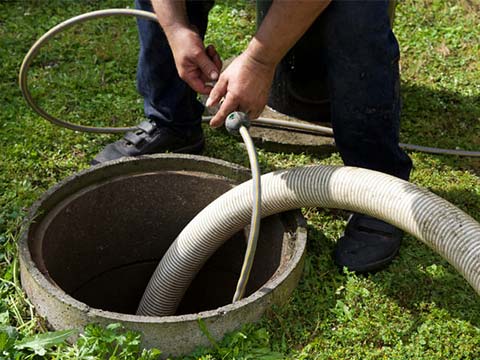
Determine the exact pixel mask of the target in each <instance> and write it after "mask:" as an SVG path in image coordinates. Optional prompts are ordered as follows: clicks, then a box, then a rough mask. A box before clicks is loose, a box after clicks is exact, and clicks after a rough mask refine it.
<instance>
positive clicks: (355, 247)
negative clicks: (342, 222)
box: [334, 214, 403, 274]
mask: <svg viewBox="0 0 480 360" xmlns="http://www.w3.org/2000/svg"><path fill="white" fill-rule="evenodd" d="M402 235H403V232H402V231H401V230H400V229H398V228H396V227H395V226H393V225H390V224H387V223H386V222H384V221H381V220H378V219H375V218H373V217H370V216H367V215H362V214H353V215H352V216H351V217H350V219H349V220H348V223H347V227H346V228H345V233H344V235H343V236H342V237H341V238H340V239H338V241H337V244H336V246H335V250H334V261H335V264H336V265H337V266H338V267H339V269H340V270H343V267H346V268H347V269H348V270H349V271H353V272H356V273H359V274H361V273H366V272H375V271H378V270H381V269H383V268H385V267H386V266H387V265H388V264H390V263H391V262H392V260H393V258H394V257H395V256H396V255H397V254H398V250H399V249H400V244H401V242H402Z"/></svg>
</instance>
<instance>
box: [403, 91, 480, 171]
mask: <svg viewBox="0 0 480 360" xmlns="http://www.w3.org/2000/svg"><path fill="white" fill-rule="evenodd" d="M402 103H403V105H402V127H401V129H402V130H401V140H402V142H405V143H412V144H417V145H424V146H433V147H441V148H451V149H455V148H459V149H464V150H474V151H480V136H479V134H480V106H479V104H480V96H465V95H462V94H459V93H456V92H451V91H446V90H436V89H432V88H428V87H425V86H418V85H416V84H412V83H409V82H403V83H402ZM438 157H439V159H440V161H441V162H442V163H444V164H445V165H450V166H454V167H455V168H457V169H458V168H462V169H468V170H473V171H474V172H475V173H476V174H480V158H471V157H458V156H438Z"/></svg>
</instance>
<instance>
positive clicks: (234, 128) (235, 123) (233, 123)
mask: <svg viewBox="0 0 480 360" xmlns="http://www.w3.org/2000/svg"><path fill="white" fill-rule="evenodd" d="M242 126H245V127H246V128H249V127H250V120H249V119H248V117H247V114H245V113H243V112H240V111H235V112H232V113H231V114H230V115H228V116H227V119H226V120H225V128H226V129H227V131H228V132H229V133H230V134H233V135H240V128H241V127H242Z"/></svg>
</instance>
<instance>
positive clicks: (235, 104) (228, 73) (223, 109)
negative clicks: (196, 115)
mask: <svg viewBox="0 0 480 360" xmlns="http://www.w3.org/2000/svg"><path fill="white" fill-rule="evenodd" d="M274 73H275V65H273V64H272V65H270V64H265V63H262V62H260V61H258V60H256V59H255V58H254V57H252V56H251V55H250V54H249V53H248V52H244V53H242V54H241V55H240V56H238V57H237V58H236V59H235V60H233V62H232V63H231V64H230V65H229V66H228V67H227V69H225V71H224V72H223V73H222V74H221V75H220V78H219V79H218V81H217V83H216V84H215V86H214V87H213V89H212V91H211V92H210V96H209V97H208V99H207V103H206V105H207V107H209V106H214V105H216V104H218V103H219V102H220V100H221V99H222V98H223V102H221V105H220V109H219V110H218V112H217V113H216V115H215V116H214V117H213V118H212V120H211V121H210V126H211V127H220V126H221V125H222V124H223V123H224V121H225V118H226V117H227V116H228V114H230V113H231V112H233V111H242V112H244V113H246V114H247V116H248V117H249V118H250V119H256V118H257V117H259V116H260V114H261V113H262V111H263V108H264V107H265V105H266V103H267V100H268V93H269V91H270V86H271V84H272V81H273V75H274Z"/></svg>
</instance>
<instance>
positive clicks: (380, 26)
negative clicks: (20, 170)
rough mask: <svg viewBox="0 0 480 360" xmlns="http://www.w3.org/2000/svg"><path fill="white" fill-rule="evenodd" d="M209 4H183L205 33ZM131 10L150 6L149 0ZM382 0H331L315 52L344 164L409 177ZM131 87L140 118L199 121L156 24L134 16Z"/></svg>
mask: <svg viewBox="0 0 480 360" xmlns="http://www.w3.org/2000/svg"><path fill="white" fill-rule="evenodd" d="M212 4H213V2H212V1H195V0H192V1H188V0H187V11H188V15H189V19H190V21H191V22H192V23H193V24H194V25H195V26H197V28H198V29H199V30H200V33H201V35H202V36H203V35H204V34H205V29H206V25H207V20H208V19H207V18H208V11H209V10H210V8H211V6H212ZM136 6H137V8H140V9H143V10H148V11H151V7H150V4H149V1H145V0H143V1H142V0H136ZM387 9H388V0H357V1H346V0H337V1H335V0H334V1H332V3H331V4H330V5H329V6H328V8H327V9H326V10H325V12H324V13H323V14H322V15H321V16H320V17H319V18H318V19H317V21H316V23H315V25H314V26H320V27H321V29H322V31H321V34H322V35H321V36H320V37H319V38H318V42H319V44H317V45H318V46H316V47H315V51H318V53H316V54H315V56H317V57H318V59H319V61H321V62H322V63H325V64H326V66H327V73H328V83H329V84H328V87H329V95H330V102H331V121H332V126H333V129H334V133H335V143H336V145H337V148H338V150H339V152H340V155H341V156H342V159H343V161H344V163H345V165H349V166H357V167H362V168H367V169H372V170H377V171H381V172H384V173H387V174H391V175H394V176H397V177H400V178H403V179H406V180H408V178H409V174H410V170H411V167H412V163H411V160H410V158H409V157H408V156H407V155H406V154H405V152H404V151H403V150H402V149H400V147H399V146H398V142H399V128H400V78H399V70H398V60H399V48H398V43H397V40H396V38H395V36H394V34H393V32H392V31H391V29H390V23H389V18H388V12H387ZM138 27H139V33H140V45H141V48H140V57H139V63H138V74H137V84H138V85H137V86H138V89H139V92H140V93H141V94H142V95H143V96H144V99H145V113H146V116H147V117H149V118H151V119H154V120H155V121H157V122H158V123H159V124H160V125H162V126H171V127H176V128H178V129H179V130H182V131H189V129H192V128H194V127H196V126H199V124H200V118H201V114H202V111H203V107H202V105H201V104H200V103H199V102H198V101H197V100H196V94H195V93H194V92H193V91H192V90H191V89H190V88H189V87H188V85H186V84H185V83H184V82H183V81H182V80H181V79H180V78H179V77H178V74H177V72H176V70H175V64H174V61H173V57H172V53H171V51H170V48H169V47H168V43H167V41H166V39H165V36H164V35H163V33H162V31H161V30H160V28H159V26H158V25H157V24H155V23H154V22H151V21H148V20H138Z"/></svg>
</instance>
